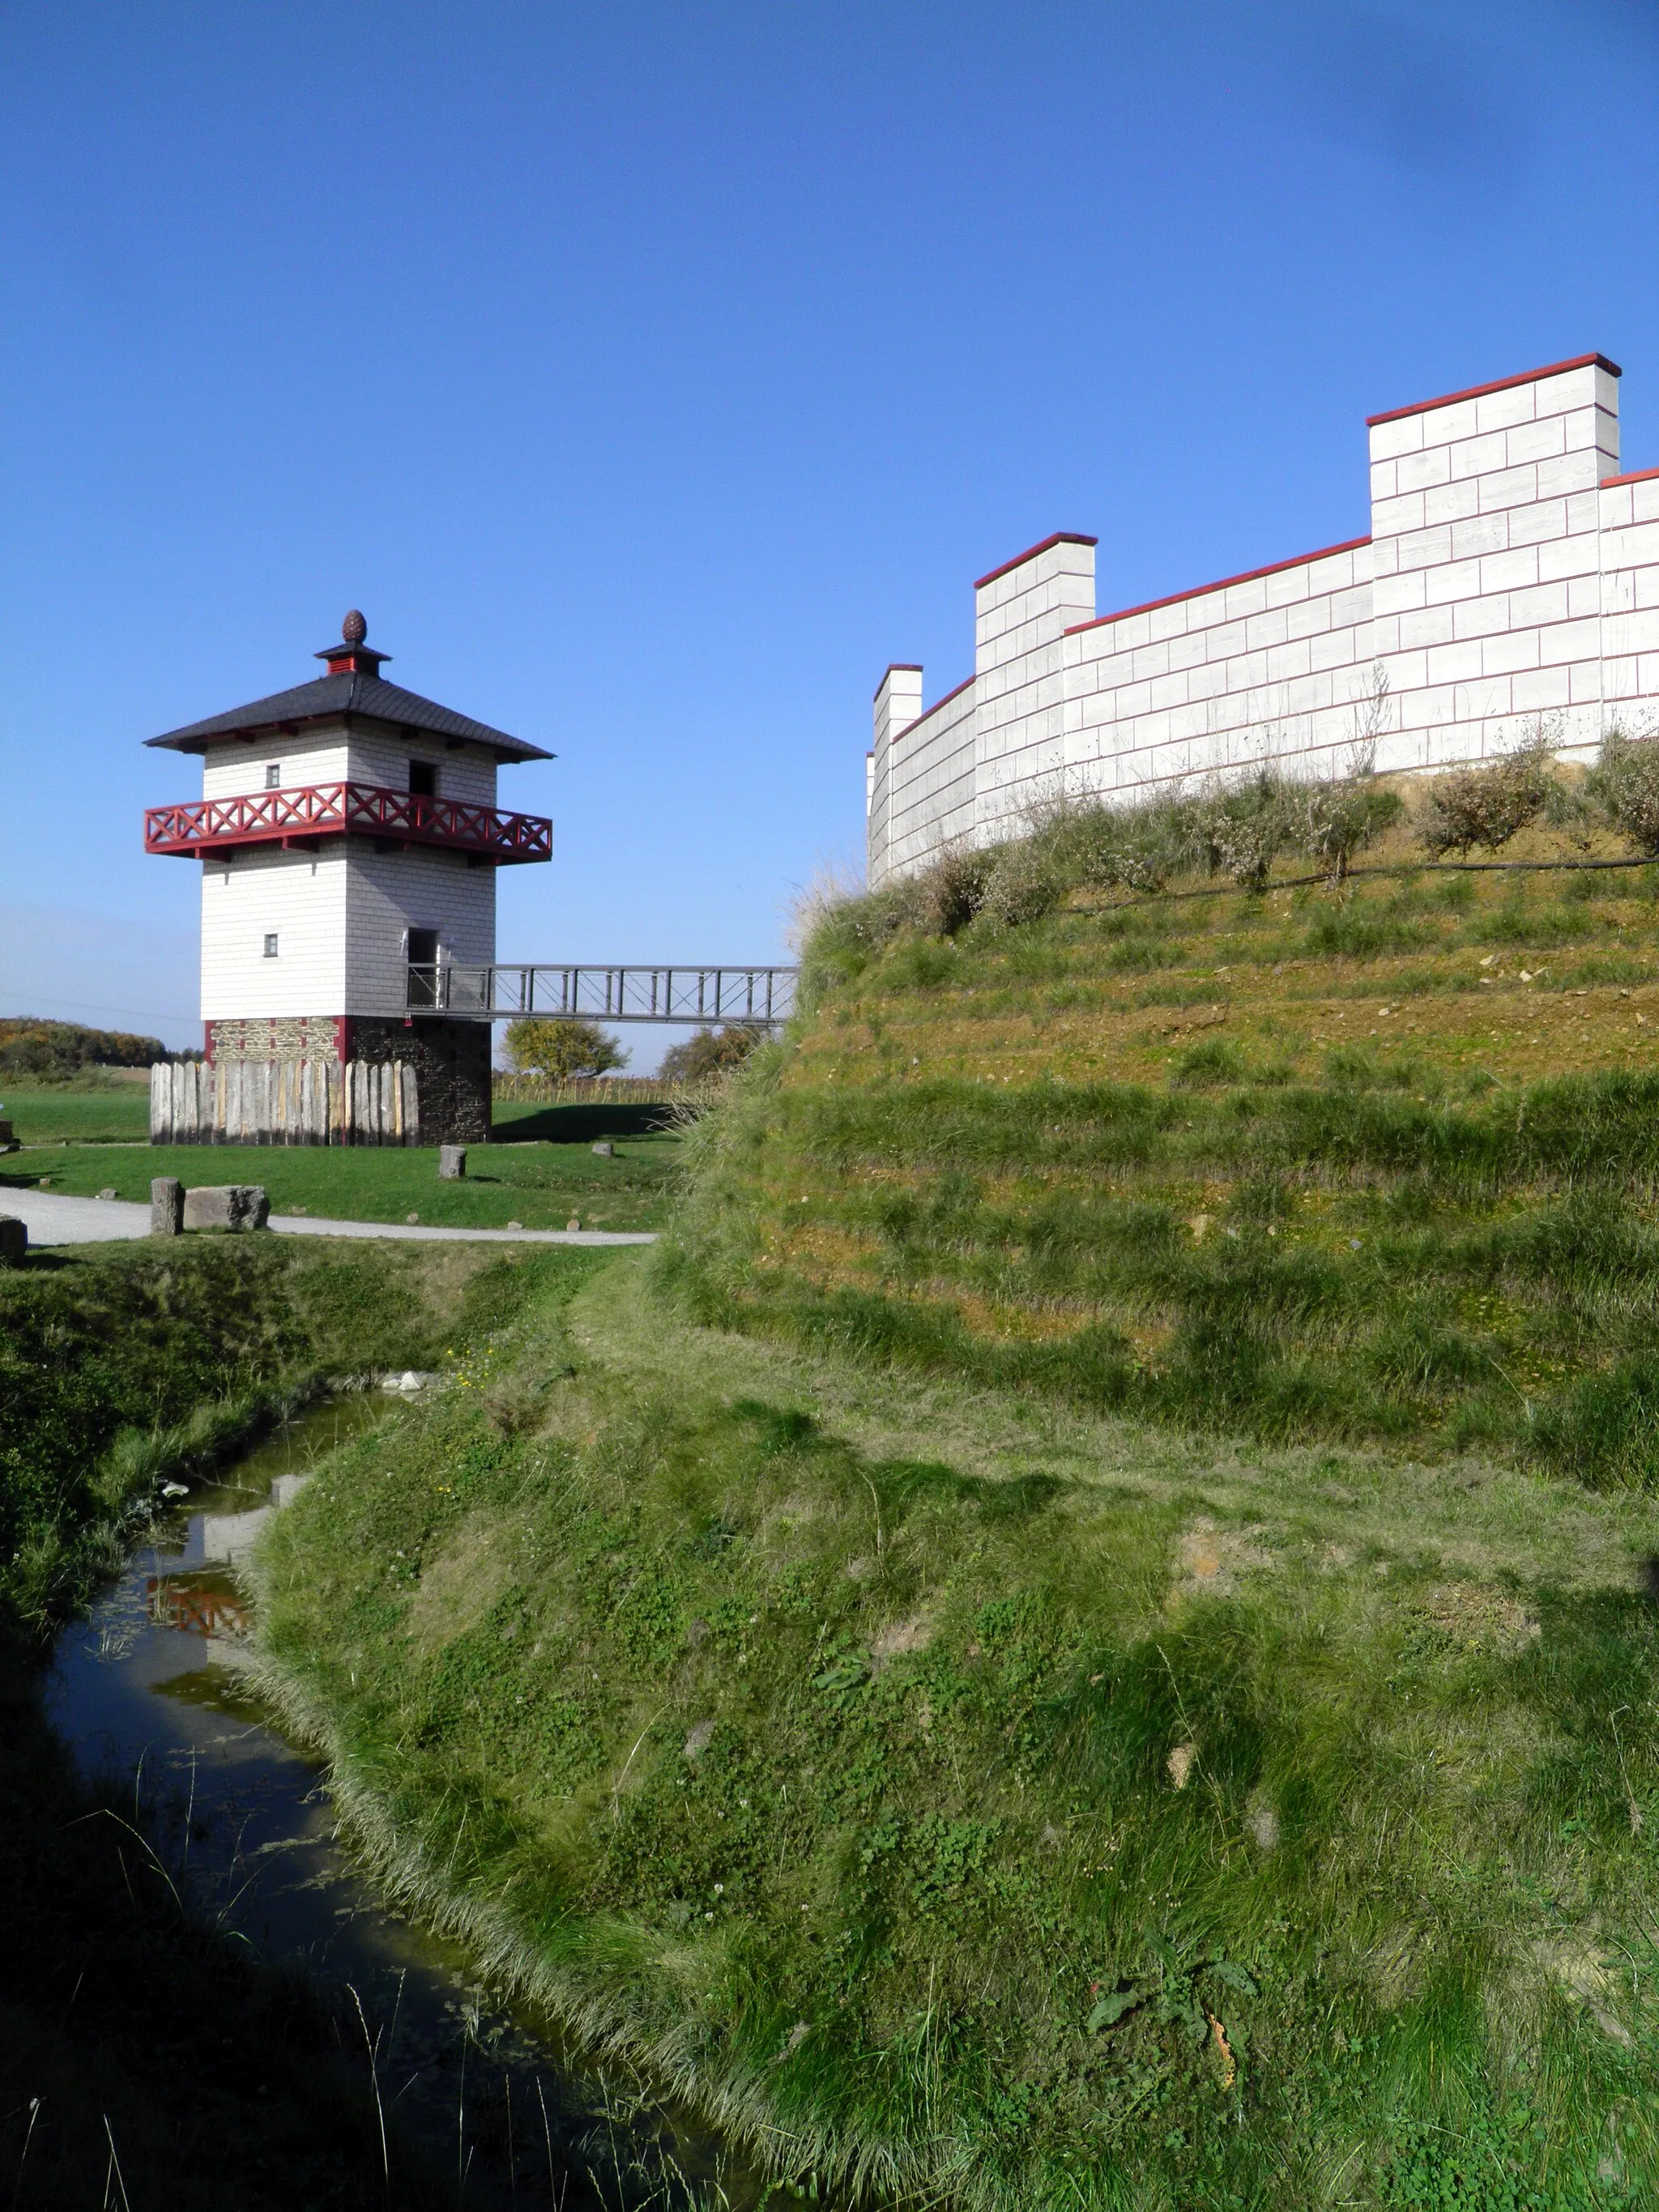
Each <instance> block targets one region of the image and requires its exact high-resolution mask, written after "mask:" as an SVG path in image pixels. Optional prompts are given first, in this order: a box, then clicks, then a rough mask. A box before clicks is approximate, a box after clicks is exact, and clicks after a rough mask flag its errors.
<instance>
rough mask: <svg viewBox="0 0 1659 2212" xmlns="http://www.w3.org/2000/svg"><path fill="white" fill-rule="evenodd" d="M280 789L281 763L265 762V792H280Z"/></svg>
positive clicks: (281, 781)
mask: <svg viewBox="0 0 1659 2212" xmlns="http://www.w3.org/2000/svg"><path fill="white" fill-rule="evenodd" d="M282 787H283V763H281V761H267V762H266V763H265V789H266V790H267V791H280V790H281V789H282Z"/></svg>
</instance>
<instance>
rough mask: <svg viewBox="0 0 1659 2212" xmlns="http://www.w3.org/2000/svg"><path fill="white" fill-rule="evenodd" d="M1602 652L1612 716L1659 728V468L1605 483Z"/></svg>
mask: <svg viewBox="0 0 1659 2212" xmlns="http://www.w3.org/2000/svg"><path fill="white" fill-rule="evenodd" d="M1601 609H1602V613H1601V651H1602V656H1603V657H1602V662H1601V668H1602V675H1603V678H1604V680H1605V684H1606V692H1605V697H1606V701H1607V720H1608V721H1609V722H1618V723H1619V724H1620V725H1621V726H1624V727H1625V728H1626V729H1627V730H1630V731H1631V732H1634V731H1636V730H1637V729H1644V728H1648V727H1650V726H1659V469H1641V470H1638V471H1636V472H1635V474H1633V475H1632V476H1626V477H1613V478H1612V479H1611V481H1606V480H1604V482H1603V483H1602V486H1601Z"/></svg>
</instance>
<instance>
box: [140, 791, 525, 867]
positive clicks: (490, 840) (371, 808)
mask: <svg viewBox="0 0 1659 2212" xmlns="http://www.w3.org/2000/svg"><path fill="white" fill-rule="evenodd" d="M325 837H373V838H374V840H375V842H376V843H377V844H379V845H380V846H381V847H382V848H398V847H401V846H405V845H435V846H439V847H441V848H443V849H444V850H446V851H447V852H452V853H465V854H468V855H469V857H471V858H472V859H474V860H485V861H490V862H507V861H513V860H551V859H552V857H553V824H552V823H550V821H549V820H548V819H547V817H546V816H545V815H542V814H498V813H497V812H496V811H495V808H494V807H493V806H471V805H468V804H467V803H466V802H465V800H463V799H428V798H427V797H425V796H424V795H423V794H421V793H416V792H412V791H384V790H382V789H381V788H380V786H379V785H378V784H373V783H313V784H307V785H304V786H302V787H300V788H298V789H296V790H294V791H250V792H248V793H245V794H244V795H243V796H242V797H241V798H240V799H191V800H190V801H189V802H187V803H186V804H185V805H180V806H151V807H149V808H147V809H146V810H145V813H144V850H145V851H146V852H147V853H173V854H179V855H180V856H181V857H182V858H183V859H185V860H222V859H223V858H224V857H225V856H226V855H227V854H230V853H234V852H238V851H240V849H241V848H243V847H244V846H247V845H279V846H282V847H283V848H285V849H287V850H289V851H297V852H302V853H303V852H315V851H316V849H317V848H318V846H319V844H320V843H321V842H322V841H323V839H324V838H325Z"/></svg>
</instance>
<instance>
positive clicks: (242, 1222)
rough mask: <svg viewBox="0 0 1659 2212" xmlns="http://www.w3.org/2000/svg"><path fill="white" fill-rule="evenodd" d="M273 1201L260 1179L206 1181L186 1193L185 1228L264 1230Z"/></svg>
mask: <svg viewBox="0 0 1659 2212" xmlns="http://www.w3.org/2000/svg"><path fill="white" fill-rule="evenodd" d="M269 1220H270V1200H269V1199H268V1198H267V1197H266V1196H265V1194H264V1185H263V1184H261V1183H257V1182H222V1183H204V1185H203V1186H202V1187H201V1188H199V1189H197V1190H187V1191H186V1192H185V1228H186V1229H230V1230H239V1231H240V1230H243V1229H263V1228H264V1226H265V1224H266V1223H267V1222H268V1221H269Z"/></svg>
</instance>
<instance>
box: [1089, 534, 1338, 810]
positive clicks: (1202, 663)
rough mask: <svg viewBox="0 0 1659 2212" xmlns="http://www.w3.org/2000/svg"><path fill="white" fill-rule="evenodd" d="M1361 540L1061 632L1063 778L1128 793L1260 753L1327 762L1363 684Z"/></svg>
mask: <svg viewBox="0 0 1659 2212" xmlns="http://www.w3.org/2000/svg"><path fill="white" fill-rule="evenodd" d="M1368 550H1369V549H1368V546H1367V543H1366V541H1365V540H1364V539H1363V538H1360V539H1356V540H1354V541H1352V542H1351V543H1350V544H1346V545H1335V546H1329V547H1327V548H1325V549H1324V550H1322V551H1320V552H1318V553H1312V554H1309V555H1306V556H1303V557H1302V558H1300V559H1297V560H1292V561H1282V562H1275V563H1274V564H1273V566H1272V567H1271V568H1261V569H1257V570H1255V571H1254V572H1253V573H1251V574H1247V575H1243V576H1236V577H1230V578H1228V579H1226V580H1225V581H1223V582H1221V583H1219V584H1213V585H1210V586H1206V587H1205V588H1203V589H1201V590H1200V591H1196V592H1182V593H1181V594H1179V595H1178V596H1177V597H1176V598H1173V599H1162V600H1158V601H1155V602H1154V603H1153V604H1152V605H1149V606H1145V607H1132V608H1130V609H1128V610H1127V611H1125V612H1124V613H1122V614H1119V615H1107V616H1103V617H1101V618H1100V619H1099V620H1097V621H1095V622H1092V623H1088V624H1087V625H1085V627H1084V628H1082V629H1077V630H1073V632H1072V633H1071V634H1070V635H1068V636H1067V638H1066V677H1067V691H1068V695H1069V696H1068V700H1067V716H1066V720H1067V728H1066V748H1065V757H1064V768H1065V781H1066V787H1067V788H1068V789H1069V790H1075V791H1086V792H1090V793H1103V794H1104V795H1107V796H1109V797H1117V796H1120V795H1121V796H1122V797H1125V798H1128V797H1133V795H1134V794H1135V793H1139V792H1146V791H1151V790H1153V789H1156V788H1158V787H1161V786H1166V785H1168V784H1170V783H1171V782H1178V781H1180V780H1181V779H1182V778H1183V777H1186V776H1190V775H1210V774H1212V773H1214V772H1216V771H1218V770H1220V771H1226V770H1237V769H1242V768H1243V767H1245V766H1247V765H1249V764H1250V763H1255V762H1256V761H1258V760H1260V759H1261V757H1262V756H1263V753H1264V751H1267V750H1271V751H1272V752H1273V756H1274V757H1275V758H1278V759H1281V760H1284V761H1285V763H1286V764H1287V765H1289V764H1290V763H1291V762H1296V763H1300V764H1301V765H1302V766H1303V767H1304V769H1306V770H1307V771H1308V772H1310V773H1315V772H1318V773H1324V772H1328V770H1330V769H1333V768H1334V767H1337V766H1339V765H1340V763H1342V762H1343V761H1344V760H1345V758H1346V752H1347V749H1348V747H1349V746H1350V745H1351V744H1352V740H1353V738H1354V734H1355V729H1356V717H1357V716H1358V714H1362V713H1363V711H1364V702H1365V700H1366V698H1367V697H1368V696H1369V694H1370V690H1371V686H1372V681H1373V678H1372V674H1371V664H1372V661H1373V659H1374V658H1375V653H1374V649H1373V646H1372V641H1371V601H1370V581H1369V577H1368V575H1367V574H1366V562H1367V555H1368Z"/></svg>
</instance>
